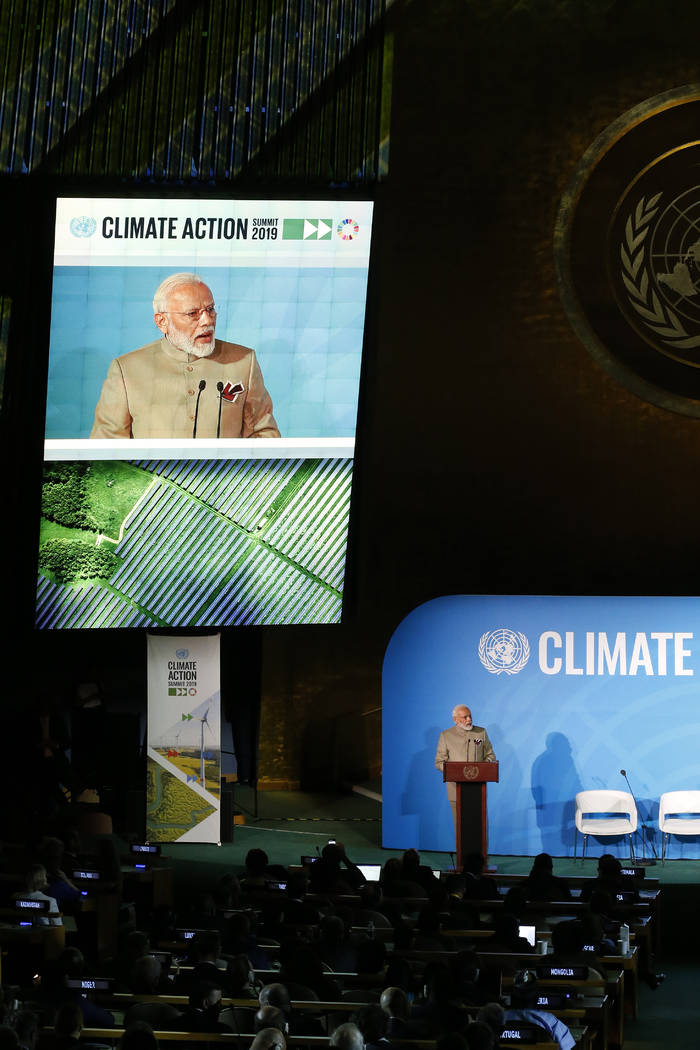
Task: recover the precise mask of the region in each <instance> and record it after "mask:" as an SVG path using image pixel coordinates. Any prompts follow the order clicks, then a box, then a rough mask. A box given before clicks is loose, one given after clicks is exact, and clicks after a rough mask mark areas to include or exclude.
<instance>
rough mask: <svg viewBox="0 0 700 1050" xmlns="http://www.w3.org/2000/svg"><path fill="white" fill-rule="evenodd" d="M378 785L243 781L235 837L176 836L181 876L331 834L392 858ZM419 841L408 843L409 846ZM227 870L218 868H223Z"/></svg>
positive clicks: (669, 881)
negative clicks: (283, 787) (339, 788)
mask: <svg viewBox="0 0 700 1050" xmlns="http://www.w3.org/2000/svg"><path fill="white" fill-rule="evenodd" d="M376 788H377V786H376V785H369V786H366V787H362V788H360V792H361V793H357V792H353V791H347V792H346V793H344V794H314V793H307V792H300V791H258V792H257V793H256V792H254V791H253V789H252V788H249V787H247V786H244V785H237V786H236V789H235V793H234V800H235V807H234V808H235V809H236V810H237V811H239V812H241V813H242V815H243V816H244V818H245V823H244V824H236V825H235V826H234V828H233V842H229V843H224V844H222V845H221V846H217V845H204V846H203V845H199V844H196V845H195V844H184V843H174V844H172V845H164V846H163V855H164V856H165V857H169V858H171V859H172V860H173V862H174V863H175V866H176V868H177V869H178V873H179V874H178V879H179V877H180V875H181V876H182V877H186V878H187V879H188V880H190V881H192V880H194V881H196V882H197V883H200V881H201V880H202V879H203V880H205V881H206V882H210V881H211V879H212V877H216V876H215V872H216V871H217V870H218V869H221V871H223V870H231V869H234V870H236V871H237V870H238V869H242V868H243V864H244V860H245V855H246V853H247V852H248V850H249V849H252V848H253V847H260V848H261V849H264V850H265V852H266V853H267V854H268V856H269V857H270V860H271V861H273V862H274V861H277V862H279V863H281V864H284V865H289V864H299V863H300V859H301V857H302V856H305V855H313V854H315V853H317V852H320V851H321V850H322V849H323V846H324V845H325V844H326V843H327V842H328V840H329V838H335V839H337V840H338V841H339V842H342V843H343V844H344V845H345V848H346V851H347V853H348V856H349V857H350V858H351V859H352V860H353V861H354V862H355V863H356V864H363V863H364V864H384V863H385V862H386V861H387V860H388V859H389V857H395V856H396V857H398V856H401V853H402V852H403V850H402V849H383V848H382V845H381V839H382V829H381V802H380V801H379V797H380V796H379V794H378V791H377V790H376ZM410 845H411V843H409V842H407V843H405V846H404V848H408V847H409V846H410ZM593 848H594V849H595V850H596V855H595V856H593V857H588V858H587V859H586V860H585V861H584V862H583V863H581V860H580V859H579V860H576V861H574V859H573V857H555V858H554V873H555V874H556V875H563V876H572V875H591V876H592V875H595V872H596V868H597V856H598V855H599V853H602V852H604V849H603V848H602V847H600V845H599V844H593ZM421 859H422V862H423V863H424V864H430V865H431V866H432V867H433V868H435V869H436V870H437V869H439V870H441V871H448V870H450V869H452V868H453V867H454V855H452V854H449V853H430V852H421ZM489 864H490V865H491V866H493V867H495V868H496V869H497V872H500V873H502V874H504V875H520V874H522V875H526V874H527V873H528V872H529V870H530V867H531V866H532V857H509V856H497V855H493V854H492V855H490V856H489ZM221 871H219V872H218V873H219V874H221ZM647 877H648V878H650V879H658V880H659V884H660V885H662V886H664V887H671V886H678V887H683V886H688V887H690V886H692V887H694V888H695V887H696V886H697V883H698V881H700V860H667V861H666V863H665V864H664V865H662V864H661V862H660V861H659V862H658V863H657V864H655V865H654V866H653V867H650V868H648V869H647Z"/></svg>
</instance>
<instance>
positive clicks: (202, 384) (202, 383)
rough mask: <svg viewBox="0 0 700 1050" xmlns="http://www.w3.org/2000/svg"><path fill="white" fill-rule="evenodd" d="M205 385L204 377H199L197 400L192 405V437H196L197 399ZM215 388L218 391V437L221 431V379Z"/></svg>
mask: <svg viewBox="0 0 700 1050" xmlns="http://www.w3.org/2000/svg"><path fill="white" fill-rule="evenodd" d="M206 385H207V381H206V379H200V380H199V390H198V391H197V402H196V404H195V406H194V426H193V427H192V437H193V438H196V437H197V418H198V416H199V399H200V397H201V396H202V391H203V390H204V389H205V387H206ZM216 389H217V390H218V391H219V415H218V417H217V420H216V436H217V438H218V437H219V435H220V433H221V395H222V393H223V390H224V384H223V383H222V382H221V380H219V382H218V383H217V384H216Z"/></svg>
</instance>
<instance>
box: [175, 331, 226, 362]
mask: <svg viewBox="0 0 700 1050" xmlns="http://www.w3.org/2000/svg"><path fill="white" fill-rule="evenodd" d="M166 339H167V340H168V342H169V343H172V345H173V346H174V347H176V349H178V350H182V351H183V352H184V353H186V354H192V356H193V357H210V356H211V355H212V354H213V353H214V350H215V349H216V340H215V338H214V333H213V332H212V333H211V343H210V344H209V346H207V345H206V344H205V345H204V346H202V345H201V344H200V343H196V342H195V340H194V339H191V338H190V337H189V336H188V335H185V334H184V333H183V332H177V333H176V334H175V339H177V342H175V339H173V337H172V336H171V335H170V333H169V332H168V333H167V334H166Z"/></svg>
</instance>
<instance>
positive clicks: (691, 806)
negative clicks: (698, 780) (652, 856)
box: [659, 791, 700, 864]
mask: <svg viewBox="0 0 700 1050" xmlns="http://www.w3.org/2000/svg"><path fill="white" fill-rule="evenodd" d="M671 813H675V814H676V816H669V814H671ZM680 814H683V815H682V816H680ZM690 814H693V816H691V815H690ZM659 831H660V832H661V863H662V864H663V863H664V860H665V859H666V846H667V844H668V836H669V835H698V836H700V791H665V792H664V793H663V795H662V796H661V798H660V799H659Z"/></svg>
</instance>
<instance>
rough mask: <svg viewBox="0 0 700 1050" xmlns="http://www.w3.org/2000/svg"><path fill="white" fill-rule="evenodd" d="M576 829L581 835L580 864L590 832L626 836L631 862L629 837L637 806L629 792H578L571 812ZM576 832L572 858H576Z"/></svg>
mask: <svg viewBox="0 0 700 1050" xmlns="http://www.w3.org/2000/svg"><path fill="white" fill-rule="evenodd" d="M574 823H575V825H576V831H577V832H579V831H580V832H581V834H582V835H583V853H582V856H581V863H582V864H583V861H584V860H585V859H586V839H587V838H588V836H589V835H594V836H595V837H596V838H597V837H599V836H600V837H604V836H607V835H628V836H629V840H630V856H631V858H632V860H633V861H634V859H635V858H634V847H633V845H632V836H633V835H634V833H635V831H636V830H637V807H636V806H635V804H634V799H633V798H632V796H631V795H630V793H629V792H628V791H612V790H610V791H607V790H605V791H579V792H578V794H577V795H576V812H575V814H574ZM576 838H577V836H576V834H575V835H574V860H576Z"/></svg>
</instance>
